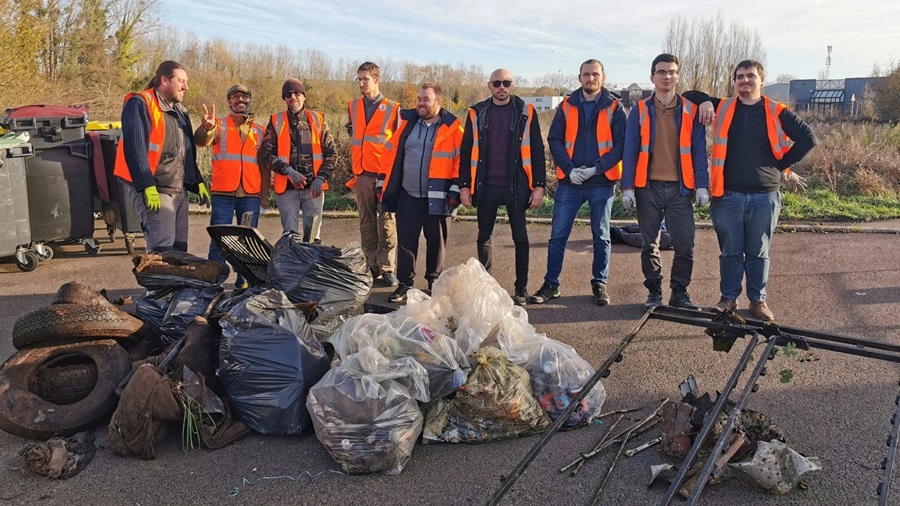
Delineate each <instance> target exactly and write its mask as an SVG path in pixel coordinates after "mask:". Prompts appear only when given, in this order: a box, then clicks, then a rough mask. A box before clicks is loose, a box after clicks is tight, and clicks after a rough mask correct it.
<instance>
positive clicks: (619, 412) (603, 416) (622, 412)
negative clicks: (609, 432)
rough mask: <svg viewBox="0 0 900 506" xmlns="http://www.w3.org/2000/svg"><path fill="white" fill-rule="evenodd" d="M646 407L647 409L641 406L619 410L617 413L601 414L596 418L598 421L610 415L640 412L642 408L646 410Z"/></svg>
mask: <svg viewBox="0 0 900 506" xmlns="http://www.w3.org/2000/svg"><path fill="white" fill-rule="evenodd" d="M646 407H647V406H641V407H639V408H631V409H620V410H618V411H610V412H608V413H601V414H600V416H598V417H597V420H599V419H601V418H606V417H607V416H612V415H620V414H627V413H634V412H635V411H640V410H642V409H644V408H646Z"/></svg>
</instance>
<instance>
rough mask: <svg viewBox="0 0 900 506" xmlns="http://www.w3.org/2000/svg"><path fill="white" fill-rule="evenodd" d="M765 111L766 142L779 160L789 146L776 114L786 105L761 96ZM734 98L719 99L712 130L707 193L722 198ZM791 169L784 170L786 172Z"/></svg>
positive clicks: (735, 106)
mask: <svg viewBox="0 0 900 506" xmlns="http://www.w3.org/2000/svg"><path fill="white" fill-rule="evenodd" d="M762 100H763V104H764V107H765V110H766V132H767V133H768V135H769V144H770V145H771V147H772V154H773V155H775V159H776V160H781V158H782V157H783V156H784V154H785V153H787V152H788V151H789V150H790V149H791V142H790V140H789V139H788V138H787V135H785V134H784V130H783V129H782V128H781V120H780V119H778V116H779V115H780V114H781V111H783V110H785V109H786V108H787V106H785V105H784V104H782V103H780V102H776V101H774V100H770V99H769V97H766V96H763V97H762ZM737 101H738V98H737V97H731V98H726V99H725V100H722V101H720V102H719V107H718V108H717V109H716V128H715V130H713V147H712V156H711V157H710V158H711V161H710V171H709V192H710V194H712V196H713V197H721V196H722V195H724V194H725V155H726V154H727V153H728V129H729V127H731V120H732V119H733V118H734V111H735V109H737ZM790 170H791V169H790V168H788V169H785V170H784V172H789V171H790Z"/></svg>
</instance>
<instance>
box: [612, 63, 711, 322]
mask: <svg viewBox="0 0 900 506" xmlns="http://www.w3.org/2000/svg"><path fill="white" fill-rule="evenodd" d="M678 65H679V63H678V58H676V57H675V56H673V55H671V54H661V55H659V56H657V57H656V58H655V59H654V60H653V63H652V65H651V67H650V80H651V81H652V82H653V86H654V88H655V89H654V93H653V95H652V96H651V97H650V98H648V99H646V100H642V101H641V102H639V103H638V104H637V106H635V107H634V108H632V109H631V113H630V114H629V115H628V128H627V129H626V134H625V154H624V158H623V172H622V204H623V205H624V206H625V209H629V210H631V209H634V208H635V207H637V217H638V224H639V225H640V228H641V236H642V239H643V241H642V242H643V246H642V250H641V269H642V270H643V272H644V286H646V287H647V290H648V291H649V292H650V293H649V295H648V296H647V302H646V303H645V304H644V307H645V308H647V309H650V308H653V307H656V306H659V305H661V304H662V262H661V259H660V256H659V233H660V224H661V223H662V221H663V220H665V221H666V223H667V225H668V231H669V234H670V235H671V238H672V245H673V246H674V248H675V257H674V258H673V260H672V276H671V281H670V282H669V287H670V288H671V290H672V293H671V296H670V297H669V305H670V306H675V307H682V308H688V309H698V306H696V305H695V304H694V303H693V302H691V298H690V297H689V296H688V293H687V287H688V285H689V284H690V283H691V274H692V272H693V269H694V206H693V205H692V203H691V195H692V194H693V195H694V196H695V200H696V202H697V205H700V206H705V205H707V204H709V191H708V189H707V188H708V187H709V171H708V169H709V165H708V162H707V158H706V128H705V127H704V126H703V124H701V123H700V121H699V119H698V116H697V106H696V105H694V104H693V103H692V102H690V101H688V100H685V99H684V98H683V97H681V96H680V95H679V94H677V93H675V88H676V87H677V86H678V81H679V75H678Z"/></svg>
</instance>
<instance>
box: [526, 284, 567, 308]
mask: <svg viewBox="0 0 900 506" xmlns="http://www.w3.org/2000/svg"><path fill="white" fill-rule="evenodd" d="M557 298H559V285H551V284H550V283H548V282H546V281H544V284H543V285H541V288H540V289H539V290H538V291H537V292H536V293H535V294H534V295H532V296H531V298H530V299H529V300H528V302H530V303H532V304H543V303H545V302H547V301H549V300H551V299H557Z"/></svg>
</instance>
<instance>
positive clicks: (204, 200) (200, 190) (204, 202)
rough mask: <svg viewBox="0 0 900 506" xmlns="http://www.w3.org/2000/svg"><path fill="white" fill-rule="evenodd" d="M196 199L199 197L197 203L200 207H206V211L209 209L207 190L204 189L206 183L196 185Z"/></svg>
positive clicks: (209, 202)
mask: <svg viewBox="0 0 900 506" xmlns="http://www.w3.org/2000/svg"><path fill="white" fill-rule="evenodd" d="M197 197H199V198H198V199H197V201H198V202H199V203H200V205H201V206H206V208H207V209H209V208H210V204H211V201H210V197H209V190H207V189H206V183H200V184H199V185H197Z"/></svg>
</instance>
